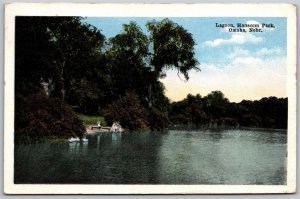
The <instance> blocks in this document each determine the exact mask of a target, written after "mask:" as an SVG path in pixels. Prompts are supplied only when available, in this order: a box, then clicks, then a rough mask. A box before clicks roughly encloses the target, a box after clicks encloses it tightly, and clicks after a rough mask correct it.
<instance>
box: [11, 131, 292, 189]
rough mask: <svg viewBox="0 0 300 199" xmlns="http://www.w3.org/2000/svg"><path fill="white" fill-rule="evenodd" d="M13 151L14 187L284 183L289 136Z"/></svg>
mask: <svg viewBox="0 0 300 199" xmlns="http://www.w3.org/2000/svg"><path fill="white" fill-rule="evenodd" d="M87 138H88V143H68V142H62V143H53V142H49V143H42V144H33V145H16V146H15V167H14V168H15V170H14V171H15V176H14V180H15V183H39V184H40V183H68V184H72V183H82V184H84V183H86V184H237V185H247V184H266V185H271V184H286V154H287V152H286V142H287V137H286V132H277V131H250V130H223V131H209V130H207V131H203V130H190V131H185V130H169V131H168V132H166V133H158V132H156V133H155V132H151V133H149V132H148V133H146V132H122V133H118V132H115V133H99V134H95V135H89V136H88V137H87Z"/></svg>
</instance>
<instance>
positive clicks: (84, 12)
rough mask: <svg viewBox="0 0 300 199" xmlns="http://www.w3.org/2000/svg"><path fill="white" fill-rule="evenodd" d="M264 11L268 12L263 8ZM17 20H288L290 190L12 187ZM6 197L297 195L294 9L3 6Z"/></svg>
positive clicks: (277, 187)
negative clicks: (211, 194) (77, 18)
mask: <svg viewBox="0 0 300 199" xmlns="http://www.w3.org/2000/svg"><path fill="white" fill-rule="evenodd" d="M264 8H265V9H264ZM15 16H99V17H101V16H102V17H104V16H105V17H109V16H114V17H125V16H130V17H139V16H140V17H287V35H288V38H287V70H288V78H287V79H288V81H287V92H288V118H289V119H288V139H287V143H288V147H287V148H288V154H287V185H85V184H80V185H74V184H72V185H65V184H43V185H40V184H39V185H32V184H26V185H25V184H14V183H13V165H14V158H13V157H14V152H13V149H14V135H13V132H14V119H13V118H14V42H15V41H14V35H15V21H14V19H15ZM4 58H5V62H4V63H5V68H4V192H5V193H6V194H210V193H214V194H233V193H293V192H295V190H296V8H295V6H294V5H292V4H103V3H101V4H81V3H12V4H7V5H6V7H5V55H4Z"/></svg>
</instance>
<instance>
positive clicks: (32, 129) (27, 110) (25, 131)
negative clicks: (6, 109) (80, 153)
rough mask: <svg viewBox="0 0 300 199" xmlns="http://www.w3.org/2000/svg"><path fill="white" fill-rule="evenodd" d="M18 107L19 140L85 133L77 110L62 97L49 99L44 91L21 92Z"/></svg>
mask: <svg viewBox="0 0 300 199" xmlns="http://www.w3.org/2000/svg"><path fill="white" fill-rule="evenodd" d="M15 110H16V117H15V139H16V142H29V143H30V142H34V141H41V140H43V139H46V138H69V137H77V136H79V137H82V135H83V133H84V132H85V128H84V126H83V125H82V122H81V121H80V120H79V119H78V118H77V116H76V114H75V113H74V112H73V110H72V109H71V108H70V107H69V106H68V105H67V104H65V103H64V102H63V101H61V100H60V99H58V98H52V99H48V98H46V97H45V95H43V94H42V93H37V94H32V95H30V96H26V97H23V96H20V95H17V99H16V106H15Z"/></svg>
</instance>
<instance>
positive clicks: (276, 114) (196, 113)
mask: <svg viewBox="0 0 300 199" xmlns="http://www.w3.org/2000/svg"><path fill="white" fill-rule="evenodd" d="M287 111H288V99H287V98H277V97H268V98H266V97H265V98H262V99H260V100H255V101H250V100H243V101H241V102H240V103H234V102H229V100H228V99H227V98H225V96H224V94H223V93H222V92H220V91H213V92H211V93H210V94H208V95H207V96H205V97H201V96H200V95H196V96H194V95H190V94H189V95H188V96H187V97H186V98H185V99H184V100H182V101H179V102H173V103H171V105H170V111H169V117H170V122H171V123H172V124H196V125H198V126H201V127H204V128H220V127H221V128H222V127H224V128H237V127H239V126H245V127H260V128H276V129H286V128H287V121H288V118H287V116H288V113H287Z"/></svg>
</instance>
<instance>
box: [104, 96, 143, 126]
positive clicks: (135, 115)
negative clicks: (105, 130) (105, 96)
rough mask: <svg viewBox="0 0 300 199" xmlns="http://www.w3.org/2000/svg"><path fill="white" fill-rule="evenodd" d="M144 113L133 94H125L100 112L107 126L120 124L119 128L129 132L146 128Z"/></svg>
mask: <svg viewBox="0 0 300 199" xmlns="http://www.w3.org/2000/svg"><path fill="white" fill-rule="evenodd" d="M146 113H147V112H146V110H145V108H144V107H143V106H142V105H141V102H140V100H139V99H138V96H137V95H136V94H135V93H134V92H127V93H126V94H125V95H124V96H122V97H120V98H119V99H118V100H116V101H114V102H112V103H111V104H110V105H108V106H107V107H106V108H105V109H103V110H102V111H101V114H102V115H104V117H105V119H106V121H107V122H108V123H109V124H112V123H113V122H120V124H121V126H123V127H124V128H126V129H129V130H137V129H145V128H147V127H148V124H147V118H146V116H147V114H146Z"/></svg>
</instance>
